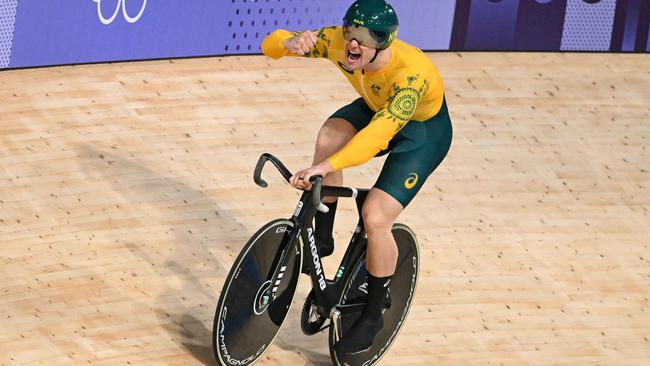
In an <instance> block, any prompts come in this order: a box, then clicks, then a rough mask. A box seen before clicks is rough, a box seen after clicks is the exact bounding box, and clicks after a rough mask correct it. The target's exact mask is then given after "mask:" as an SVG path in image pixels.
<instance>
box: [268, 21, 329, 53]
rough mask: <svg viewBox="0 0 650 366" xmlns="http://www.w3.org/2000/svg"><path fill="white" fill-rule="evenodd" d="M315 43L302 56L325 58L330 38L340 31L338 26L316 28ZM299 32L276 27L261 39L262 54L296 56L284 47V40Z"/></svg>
mask: <svg viewBox="0 0 650 366" xmlns="http://www.w3.org/2000/svg"><path fill="white" fill-rule="evenodd" d="M314 32H316V45H315V46H314V47H313V48H312V49H311V51H310V52H309V53H308V54H306V55H304V57H324V58H327V57H328V55H329V52H328V50H329V47H330V46H331V44H332V40H333V39H334V37H335V36H336V32H340V28H338V27H324V28H320V29H316V30H315V31H314ZM298 34H300V33H299V32H289V31H287V30H284V29H278V30H276V31H274V32H272V33H271V34H269V35H268V36H266V38H264V40H263V41H262V52H263V53H264V55H266V56H268V57H270V58H273V59H278V58H280V57H283V56H297V55H296V54H293V53H290V52H289V51H288V50H287V49H286V48H285V47H284V45H285V42H286V41H287V40H288V39H289V38H291V37H294V36H296V35H298Z"/></svg>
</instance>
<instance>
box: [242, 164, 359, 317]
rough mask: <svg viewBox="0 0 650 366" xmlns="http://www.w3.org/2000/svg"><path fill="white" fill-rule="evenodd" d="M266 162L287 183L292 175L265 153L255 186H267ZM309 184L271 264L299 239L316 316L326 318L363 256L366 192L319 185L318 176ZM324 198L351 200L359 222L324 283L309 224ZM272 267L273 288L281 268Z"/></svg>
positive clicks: (322, 208)
mask: <svg viewBox="0 0 650 366" xmlns="http://www.w3.org/2000/svg"><path fill="white" fill-rule="evenodd" d="M267 161H270V162H272V163H273V165H274V166H275V167H276V168H277V169H278V171H279V172H280V174H281V175H282V176H283V177H284V179H285V180H286V181H287V182H289V178H291V176H292V175H293V174H291V172H290V171H289V170H288V169H287V168H286V167H285V166H284V164H282V162H280V161H279V160H278V159H277V158H276V157H274V156H273V155H271V154H268V153H266V154H262V156H260V158H259V160H258V162H257V165H256V167H255V172H254V175H253V177H254V180H255V183H256V184H257V185H259V186H260V187H267V183H266V182H265V181H264V180H263V179H262V178H261V173H262V170H263V168H264V164H265V163H266V162H267ZM312 183H313V187H312V190H311V191H304V192H303V194H302V196H301V197H300V201H298V205H297V206H296V209H295V211H294V213H293V215H292V217H291V221H292V222H293V224H294V228H293V231H292V232H291V233H290V234H289V235H287V237H285V242H286V245H285V246H284V248H283V250H282V251H279V252H278V254H277V255H276V258H275V259H274V263H283V262H284V260H285V258H286V256H287V254H288V253H289V250H291V248H292V247H293V245H300V244H299V243H298V241H297V240H298V237H299V236H300V238H301V239H302V243H303V248H302V249H303V255H302V259H303V260H307V261H309V262H310V263H311V264H312V270H311V271H310V278H311V282H312V288H313V291H314V297H315V299H316V301H315V304H316V307H317V312H318V314H319V315H321V316H324V317H327V318H329V317H330V312H332V311H333V310H334V307H335V306H336V305H338V304H339V301H340V296H341V294H342V293H343V290H344V289H343V286H344V284H345V283H346V282H347V281H345V280H346V279H347V278H348V277H349V276H350V275H351V273H352V271H351V269H352V268H350V267H351V266H352V265H354V264H355V263H356V262H357V260H358V258H359V256H361V255H363V254H364V253H365V249H366V244H365V243H364V242H363V240H362V239H363V238H364V237H365V230H364V225H363V218H362V215H361V208H362V207H363V203H364V202H365V200H366V197H367V195H368V192H369V190H367V189H358V188H349V187H334V186H323V185H322V177H320V176H318V177H315V178H314V180H313V182H312ZM325 196H331V197H352V198H355V199H356V204H357V210H358V212H359V222H358V224H357V227H356V230H355V231H354V234H353V235H352V239H351V240H350V243H349V245H348V248H347V249H346V252H345V255H344V256H343V259H342V260H341V263H340V265H339V269H338V271H337V273H336V276H335V277H334V278H333V279H332V280H328V279H327V276H326V274H325V271H324V268H323V263H322V261H321V258H320V256H319V255H318V250H317V246H316V239H315V237H314V228H313V227H312V221H313V219H314V216H315V215H316V211H317V210H320V211H325V212H326V211H327V207H326V206H325V205H323V204H322V202H321V198H322V197H325ZM272 268H275V270H274V273H273V274H272V275H271V276H269V279H270V280H271V283H273V284H276V286H277V284H279V282H280V279H281V278H282V275H283V272H284V268H283V266H278V265H274V266H273V267H272ZM275 289H277V287H276V288H274V289H273V290H272V293H271V298H275ZM362 307H363V304H351V305H347V306H345V307H342V308H341V309H340V310H341V311H342V312H348V311H358V310H361V308H362Z"/></svg>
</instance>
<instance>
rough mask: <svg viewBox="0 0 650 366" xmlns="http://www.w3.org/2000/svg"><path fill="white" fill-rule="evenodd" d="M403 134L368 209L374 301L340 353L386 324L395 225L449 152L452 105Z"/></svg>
mask: <svg viewBox="0 0 650 366" xmlns="http://www.w3.org/2000/svg"><path fill="white" fill-rule="evenodd" d="M400 134H401V136H400V137H401V140H399V141H398V143H397V144H396V145H395V147H394V149H393V150H392V151H391V153H390V155H389V156H388V158H387V159H386V162H385V163H384V167H383V169H382V171H381V174H380V175H379V178H378V179H377V183H375V186H374V187H373V189H372V190H371V192H370V194H369V195H368V198H367V199H366V202H365V204H364V207H363V219H364V224H365V229H366V232H367V233H368V253H367V254H366V263H367V264H366V266H367V269H368V300H367V301H366V305H365V307H364V310H363V313H362V315H361V317H360V318H359V320H357V322H356V323H355V324H354V325H353V326H352V328H351V329H350V330H349V331H348V333H346V334H345V335H344V336H343V338H342V339H341V341H340V342H339V343H337V345H336V346H335V348H336V350H337V351H338V352H344V353H354V352H359V351H362V350H364V349H367V348H368V347H370V346H371V345H372V342H373V341H374V338H375V336H376V335H377V333H378V332H379V330H380V329H381V327H382V326H383V319H382V317H381V304H382V303H383V299H384V297H385V296H386V292H387V291H388V289H387V287H388V283H389V282H390V278H391V276H392V274H393V273H394V271H395V265H396V262H397V256H398V254H399V253H398V250H397V244H396V243H395V239H394V238H393V236H392V232H391V229H392V226H393V223H394V222H395V220H396V219H397V217H398V216H399V214H400V213H401V212H402V210H403V208H405V207H406V206H408V204H409V203H410V202H411V200H412V199H413V197H415V195H416V194H417V192H418V191H419V190H420V188H422V184H423V183H424V181H425V180H426V179H427V177H428V176H429V175H430V174H431V173H432V172H433V171H434V170H435V169H436V168H437V167H438V165H440V163H441V162H442V160H443V159H444V158H445V156H446V155H447V152H448V151H449V147H450V145H451V137H452V129H451V121H450V120H449V115H448V113H447V108H446V105H445V104H444V103H443V107H442V108H441V111H440V113H438V115H436V116H435V117H433V118H431V119H430V120H428V121H426V122H424V123H422V122H417V121H412V122H410V123H409V124H407V125H406V127H404V130H403V133H402V132H400ZM409 136H413V138H410V137H409Z"/></svg>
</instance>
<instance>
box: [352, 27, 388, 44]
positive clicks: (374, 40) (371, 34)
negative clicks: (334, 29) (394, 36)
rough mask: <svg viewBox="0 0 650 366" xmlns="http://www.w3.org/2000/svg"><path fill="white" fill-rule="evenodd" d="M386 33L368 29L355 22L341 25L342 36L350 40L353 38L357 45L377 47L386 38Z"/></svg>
mask: <svg viewBox="0 0 650 366" xmlns="http://www.w3.org/2000/svg"><path fill="white" fill-rule="evenodd" d="M388 36H389V35H388V33H386V32H380V31H374V30H370V29H368V28H366V27H362V26H359V25H357V24H344V25H343V38H345V40H346V41H348V42H350V41H352V40H353V39H355V40H356V41H357V42H359V45H361V46H364V47H369V48H375V49H377V48H379V45H381V44H383V43H384V42H386V41H387V40H388Z"/></svg>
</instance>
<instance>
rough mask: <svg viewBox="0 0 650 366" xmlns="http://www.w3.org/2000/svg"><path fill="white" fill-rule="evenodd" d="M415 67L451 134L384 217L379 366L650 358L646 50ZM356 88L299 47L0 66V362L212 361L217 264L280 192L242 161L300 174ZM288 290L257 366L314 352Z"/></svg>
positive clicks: (321, 360)
mask: <svg viewBox="0 0 650 366" xmlns="http://www.w3.org/2000/svg"><path fill="white" fill-rule="evenodd" d="M430 57H431V58H432V59H433V60H434V62H435V63H436V64H437V65H438V67H439V69H440V71H441V73H442V74H443V76H444V78H445V80H446V84H447V89H448V91H447V97H448V102H449V107H450V111H451V115H452V120H453V122H454V129H455V130H454V133H455V136H454V142H453V146H452V149H451V152H450V155H449V156H448V157H447V159H446V160H445V161H444V163H443V165H442V166H441V167H440V168H439V169H438V170H437V172H436V173H435V174H434V175H433V176H432V177H431V178H430V180H429V181H428V182H427V184H426V185H425V187H424V189H423V190H422V192H421V193H420V194H419V196H418V197H417V198H416V200H415V201H414V202H413V203H412V205H411V206H410V207H409V208H408V209H407V210H406V211H405V212H404V214H403V215H402V217H401V220H400V221H401V222H404V223H406V224H408V225H410V226H411V227H412V228H413V229H414V230H415V231H416V233H417V234H418V237H419V239H420V244H421V254H422V257H423V259H422V262H421V272H420V274H421V277H420V281H419V284H418V289H417V293H416V297H415V302H414V306H413V308H412V311H411V313H410V315H409V318H408V320H407V323H406V325H405V328H404V329H403V331H402V333H401V334H400V336H399V337H398V339H397V341H396V343H395V344H394V346H393V348H392V349H391V350H390V352H389V353H388V355H387V356H386V357H385V358H384V359H383V360H382V364H384V365H463V366H464V365H539V366H546V365H567V366H568V365H594V366H595V365H601V366H602V365H616V366H619V365H650V299H649V298H650V229H649V228H650V151H648V150H649V147H650V58H648V56H647V55H609V54H503V53H489V54H484V53H469V54H456V53H442V54H430ZM355 97H356V96H355V94H354V92H353V90H352V88H351V87H350V86H349V85H348V84H347V83H346V81H345V80H344V78H343V76H342V75H340V74H339V71H337V70H336V69H335V68H334V67H333V66H331V65H330V64H328V63H327V62H326V61H321V60H307V59H283V60H280V61H271V60H269V59H267V58H265V57H262V56H250V57H227V58H204V59H188V60H174V61H154V62H136V63H116V64H102V65H86V66H67V67H54V68H43V69H31V70H13V71H5V72H1V73H0V118H1V119H2V121H1V123H0V365H70V364H77V365H214V364H215V362H214V361H213V355H212V350H211V345H210V341H211V339H210V337H211V332H212V320H213V315H214V309H215V306H216V302H217V299H218V296H219V291H220V289H221V286H222V284H223V281H224V279H225V276H226V274H227V271H228V269H229V268H230V265H231V264H232V262H233V260H234V257H235V256H236V254H237V253H238V251H239V249H240V248H241V247H242V246H243V244H244V243H245V241H246V240H247V238H248V237H249V236H250V235H251V234H252V233H253V232H254V231H255V230H256V229H257V228H258V227H259V226H261V225H262V224H263V223H265V222H266V221H268V220H270V219H273V218H276V217H286V216H289V214H290V213H291V212H292V210H293V208H294V206H295V203H296V201H297V198H298V196H299V193H298V192H297V191H295V190H293V189H291V188H290V187H289V186H288V185H286V184H284V183H283V182H282V181H281V179H280V178H279V176H278V175H277V174H276V173H274V172H273V171H272V170H271V169H269V170H268V172H267V174H265V176H266V177H267V179H268V181H269V182H270V183H271V184H270V187H269V188H267V189H261V188H259V187H257V186H256V185H254V184H253V182H252V177H251V175H252V170H253V165H254V163H255V162H256V159H257V158H258V156H259V155H260V154H261V153H263V152H271V153H273V154H275V155H276V156H278V157H279V158H280V159H282V160H283V161H284V162H285V163H286V164H287V166H288V167H289V168H290V169H292V170H295V169H298V168H301V167H304V166H306V164H308V163H309V162H310V161H311V154H312V151H313V144H314V140H315V136H316V132H317V130H318V128H319V126H320V124H321V123H322V122H323V121H324V120H325V118H326V117H327V116H328V115H329V114H330V113H331V112H333V111H334V110H336V109H337V108H338V107H340V106H342V105H344V104H345V103H347V102H349V101H351V100H352V99H353V98H355ZM381 163H382V161H381V160H380V159H376V160H374V161H372V162H370V163H368V164H366V165H364V166H362V167H358V168H353V169H350V170H349V171H346V173H345V176H346V180H347V183H349V184H350V185H354V186H360V187H362V186H369V185H371V184H372V183H373V182H374V178H375V177H376V176H377V174H378V171H379V169H380V167H381ZM339 207H340V210H339V214H338V216H337V229H336V233H335V238H336V240H337V242H338V243H339V245H338V249H337V251H336V253H335V257H337V259H338V257H339V256H340V255H342V253H343V249H344V243H347V238H348V236H349V233H350V232H351V230H352V229H353V226H354V222H356V215H355V213H354V211H353V205H352V202H351V201H343V203H341V205H340V206H339ZM326 264H327V267H326V268H327V269H328V270H329V271H330V273H332V271H333V270H334V268H335V267H336V263H335V260H332V259H330V260H328V261H327V263H326ZM304 279H305V277H303V281H302V282H301V284H300V290H299V293H298V296H297V298H296V300H295V305H296V306H294V307H293V308H292V312H291V314H290V318H289V319H288V322H287V323H286V324H285V327H284V328H283V330H282V332H281V334H280V336H279V337H278V339H277V340H276V342H275V343H274V345H273V346H272V348H271V349H270V351H269V352H267V353H266V355H265V357H264V358H263V360H262V361H261V362H260V363H259V364H261V365H311V364H316V365H327V364H329V362H330V361H329V356H328V353H327V346H326V335H325V333H322V334H319V335H317V336H314V337H307V336H304V335H303V334H302V333H301V332H300V327H299V323H298V315H299V309H300V306H301V305H302V301H303V299H304V297H305V295H306V292H307V282H308V281H305V280H304Z"/></svg>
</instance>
